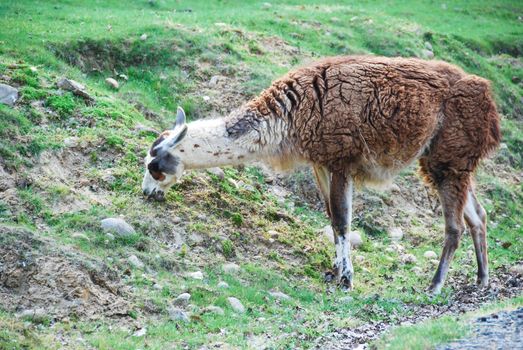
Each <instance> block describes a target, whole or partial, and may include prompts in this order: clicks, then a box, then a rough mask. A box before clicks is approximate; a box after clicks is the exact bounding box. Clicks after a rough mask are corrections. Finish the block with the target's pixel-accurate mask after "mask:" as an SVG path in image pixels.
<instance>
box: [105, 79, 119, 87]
mask: <svg viewBox="0 0 523 350" xmlns="http://www.w3.org/2000/svg"><path fill="white" fill-rule="evenodd" d="M105 83H106V84H107V85H109V86H110V87H112V88H113V89H118V88H119V87H120V84H119V83H118V82H117V81H116V80H115V79H113V78H107V79H105Z"/></svg>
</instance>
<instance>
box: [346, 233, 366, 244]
mask: <svg viewBox="0 0 523 350" xmlns="http://www.w3.org/2000/svg"><path fill="white" fill-rule="evenodd" d="M349 241H350V244H351V246H352V247H353V248H358V247H360V246H361V245H362V244H363V240H362V239H361V235H360V233H359V232H358V231H352V232H351V233H350V234H349Z"/></svg>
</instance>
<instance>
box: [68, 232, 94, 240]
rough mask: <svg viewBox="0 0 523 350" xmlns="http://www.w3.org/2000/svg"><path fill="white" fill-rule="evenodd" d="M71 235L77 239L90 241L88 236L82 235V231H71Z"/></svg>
mask: <svg viewBox="0 0 523 350" xmlns="http://www.w3.org/2000/svg"><path fill="white" fill-rule="evenodd" d="M71 237H73V238H77V239H83V240H86V241H90V239H89V237H87V236H86V235H84V234H83V233H80V232H75V233H73V234H72V235H71Z"/></svg>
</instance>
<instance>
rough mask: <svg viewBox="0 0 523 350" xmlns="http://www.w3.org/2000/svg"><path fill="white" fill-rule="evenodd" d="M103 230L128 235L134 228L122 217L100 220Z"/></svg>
mask: <svg viewBox="0 0 523 350" xmlns="http://www.w3.org/2000/svg"><path fill="white" fill-rule="evenodd" d="M101 224H102V229H103V230H104V232H110V233H114V234H116V235H117V236H120V237H128V236H131V235H133V234H135V233H136V231H135V230H134V228H133V227H132V226H131V225H129V224H128V223H127V222H126V221H125V220H124V219H120V218H107V219H103V220H102V221H101Z"/></svg>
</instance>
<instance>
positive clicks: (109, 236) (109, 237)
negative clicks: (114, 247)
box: [105, 232, 115, 241]
mask: <svg viewBox="0 0 523 350" xmlns="http://www.w3.org/2000/svg"><path fill="white" fill-rule="evenodd" d="M105 238H107V239H108V240H110V241H114V239H115V238H114V235H113V234H112V233H110V232H107V233H106V234H105Z"/></svg>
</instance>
